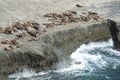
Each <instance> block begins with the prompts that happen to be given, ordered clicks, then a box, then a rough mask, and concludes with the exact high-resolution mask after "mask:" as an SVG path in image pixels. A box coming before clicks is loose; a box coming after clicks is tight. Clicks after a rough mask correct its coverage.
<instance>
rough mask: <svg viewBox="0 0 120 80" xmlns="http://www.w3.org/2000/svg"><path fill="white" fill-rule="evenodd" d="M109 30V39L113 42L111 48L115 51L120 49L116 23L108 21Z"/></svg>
mask: <svg viewBox="0 0 120 80" xmlns="http://www.w3.org/2000/svg"><path fill="white" fill-rule="evenodd" d="M108 24H109V30H110V33H111V37H112V40H113V46H114V48H115V49H117V50H119V49H120V41H119V29H118V28H117V25H116V22H115V21H113V20H110V19H108Z"/></svg>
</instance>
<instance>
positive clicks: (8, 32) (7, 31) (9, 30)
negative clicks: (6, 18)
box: [3, 27, 12, 35]
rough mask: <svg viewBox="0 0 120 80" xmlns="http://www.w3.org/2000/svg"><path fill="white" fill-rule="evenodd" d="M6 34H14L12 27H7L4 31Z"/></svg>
mask: <svg viewBox="0 0 120 80" xmlns="http://www.w3.org/2000/svg"><path fill="white" fill-rule="evenodd" d="M3 33H4V34H8V35H9V34H12V28H11V27H6V28H5V29H4V31H3Z"/></svg>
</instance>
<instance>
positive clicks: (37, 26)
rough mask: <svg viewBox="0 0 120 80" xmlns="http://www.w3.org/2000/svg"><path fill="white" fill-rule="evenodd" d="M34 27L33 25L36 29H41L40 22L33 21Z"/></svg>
mask: <svg viewBox="0 0 120 80" xmlns="http://www.w3.org/2000/svg"><path fill="white" fill-rule="evenodd" d="M32 27H33V28H34V29H35V30H40V24H38V23H32Z"/></svg>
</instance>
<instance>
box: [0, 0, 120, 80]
mask: <svg viewBox="0 0 120 80" xmlns="http://www.w3.org/2000/svg"><path fill="white" fill-rule="evenodd" d="M0 1H1V2H2V3H3V4H4V5H5V6H6V7H4V6H2V5H0V6H1V9H4V8H5V9H4V10H6V11H7V12H8V14H10V16H8V15H7V14H6V15H4V13H5V12H4V10H3V12H4V13H3V12H1V14H2V15H0V17H1V22H0V26H1V27H0V80H7V76H8V75H9V74H12V73H14V72H16V71H20V70H22V69H23V68H30V69H34V70H35V71H36V72H39V71H43V70H44V71H45V70H50V69H56V65H55V64H56V63H58V62H60V61H62V60H64V59H69V56H70V54H71V53H72V52H74V51H75V50H76V49H77V47H79V45H81V44H85V43H89V42H93V41H105V40H108V39H110V38H111V32H110V27H109V22H108V20H107V18H103V17H102V16H100V15H99V13H96V12H94V11H90V10H89V9H88V10H87V7H85V5H83V4H82V5H81V4H78V2H79V3H80V2H81V1H78V2H77V0H76V1H71V3H75V4H74V5H72V4H67V3H68V0H65V1H60V2H59V1H55V0H50V1H51V2H49V1H47V0H41V1H40V2H39V1H38V2H37V1H34V0H30V1H28V0H25V1H18V0H17V1H16V0H13V1H9V0H8V1H7V2H6V3H5V2H4V1H2V0H0ZM14 2H16V4H14V5H13V3H14ZM64 2H65V3H66V5H64V6H61V4H63V3H64ZM30 4H31V6H32V7H33V8H35V9H33V8H31V7H28V6H29V5H30ZM40 4H41V5H40ZM47 4H49V7H48V6H46V5H47ZM8 5H9V6H11V5H13V6H11V7H10V8H9V9H6V8H7V7H8ZM23 5H24V6H25V8H24V6H23ZM26 5H27V6H26ZM71 5H72V7H70V6H71ZM54 7H56V8H55V9H54V10H51V9H53V8H54ZM65 7H66V8H65ZM14 11H15V12H14ZM13 12H14V14H13ZM27 12H28V14H27V15H26V13H27ZM15 13H16V14H17V13H19V14H17V15H16V14H15ZM23 14H24V16H26V17H29V19H27V18H26V17H23ZM33 15H34V17H31V16H33ZM5 17H7V18H8V19H6V18H5ZM11 17H12V18H11ZM15 17H16V18H17V19H18V20H16V18H15ZM20 17H21V18H22V20H20V19H21V18H20ZM11 20H12V21H13V22H10V21H11ZM7 22H8V23H9V22H10V24H6V23H7ZM4 25H5V26H4ZM117 28H118V29H120V24H118V23H117ZM118 37H120V35H118Z"/></svg>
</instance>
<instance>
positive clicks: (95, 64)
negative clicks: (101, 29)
mask: <svg viewBox="0 0 120 80" xmlns="http://www.w3.org/2000/svg"><path fill="white" fill-rule="evenodd" d="M70 58H71V61H70V62H69V63H70V65H69V66H68V67H64V65H65V63H66V64H67V62H63V63H62V62H61V64H60V65H59V66H60V67H59V69H58V70H52V71H48V72H40V73H35V72H34V71H32V70H29V69H25V70H24V71H23V72H18V73H15V74H13V75H10V76H9V80H120V52H119V51H116V50H114V49H113V48H112V41H111V40H109V41H107V42H91V43H89V44H83V45H81V46H80V47H79V48H78V49H77V50H76V51H75V52H73V53H72V54H71V56H70ZM56 66H57V67H58V65H56Z"/></svg>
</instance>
